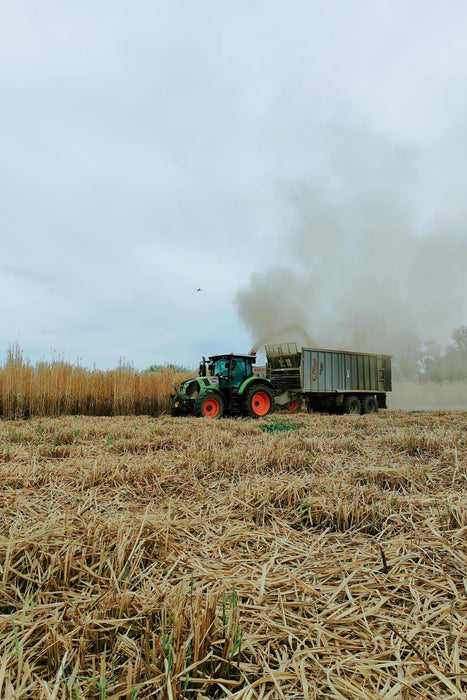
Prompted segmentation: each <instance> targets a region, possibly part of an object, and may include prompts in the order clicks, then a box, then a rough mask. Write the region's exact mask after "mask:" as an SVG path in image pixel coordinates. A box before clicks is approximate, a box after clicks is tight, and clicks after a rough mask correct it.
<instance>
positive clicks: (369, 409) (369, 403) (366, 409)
mask: <svg viewBox="0 0 467 700" xmlns="http://www.w3.org/2000/svg"><path fill="white" fill-rule="evenodd" d="M362 408H363V413H378V402H377V400H376V399H375V397H374V396H365V398H364V399H363V407H362Z"/></svg>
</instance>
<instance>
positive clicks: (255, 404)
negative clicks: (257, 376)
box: [245, 385, 276, 418]
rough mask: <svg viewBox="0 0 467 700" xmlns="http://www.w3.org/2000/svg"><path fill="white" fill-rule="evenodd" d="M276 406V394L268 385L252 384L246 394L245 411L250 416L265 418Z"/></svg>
mask: <svg viewBox="0 0 467 700" xmlns="http://www.w3.org/2000/svg"><path fill="white" fill-rule="evenodd" d="M275 407H276V406H275V401H274V395H273V393H272V391H271V389H270V388H269V387H267V386H261V385H260V386H258V385H257V386H252V387H251V389H249V390H248V391H247V392H246V394H245V413H246V415H247V416H249V417H250V418H263V417H264V416H267V415H268V414H269V413H273V412H274V409H275Z"/></svg>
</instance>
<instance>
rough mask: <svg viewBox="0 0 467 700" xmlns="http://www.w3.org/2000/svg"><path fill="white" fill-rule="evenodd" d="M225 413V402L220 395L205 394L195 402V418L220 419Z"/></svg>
mask: <svg viewBox="0 0 467 700" xmlns="http://www.w3.org/2000/svg"><path fill="white" fill-rule="evenodd" d="M223 413H224V401H223V400H222V398H221V396H219V395H218V394H203V395H202V396H199V397H198V398H197V399H196V400H195V416H201V417H202V418H220V417H221V416H222V415H223Z"/></svg>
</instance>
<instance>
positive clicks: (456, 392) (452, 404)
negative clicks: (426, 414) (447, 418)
mask: <svg viewBox="0 0 467 700" xmlns="http://www.w3.org/2000/svg"><path fill="white" fill-rule="evenodd" d="M388 407H389V408H399V409H402V410H409V409H410V410H418V411H430V410H446V411H454V410H463V411H465V410H467V384H466V383H464V384H463V383H462V382H452V383H446V384H438V383H436V382H426V383H420V382H393V386H392V392H391V393H390V394H388Z"/></svg>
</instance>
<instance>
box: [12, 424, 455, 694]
mask: <svg viewBox="0 0 467 700" xmlns="http://www.w3.org/2000/svg"><path fill="white" fill-rule="evenodd" d="M466 440H467V433H466V414H465V413H462V412H452V413H432V414H428V413H420V414H404V413H398V412H392V411H389V412H384V413H383V412H380V413H379V414H377V415H375V416H366V417H359V416H338V417H336V416H326V415H310V416H308V415H306V414H299V415H294V416H293V417H291V416H290V415H287V414H279V415H277V414H276V415H274V416H272V417H270V418H268V419H266V420H264V421H251V420H247V419H237V420H232V419H226V420H222V421H209V420H206V421H205V420H202V419H195V418H186V419H171V418H168V417H163V418H159V419H151V418H149V417H132V418H118V417H116V418H104V417H97V418H92V417H73V416H70V417H65V418H44V419H33V420H28V421H22V420H19V421H15V422H8V421H3V422H1V423H0V483H1V490H0V697H5V698H35V699H37V700H50V699H51V698H53V699H56V700H58V699H61V700H65V699H68V698H96V699H99V700H102V699H104V698H107V699H111V700H117V698H126V699H127V700H136V698H140V699H141V698H149V697H152V698H163V699H174V700H175V699H181V698H199V699H201V698H236V700H240V699H241V700H260V699H261V700H265V699H266V698H268V699H272V698H287V700H289V699H290V698H297V699H298V698H300V699H301V700H302V699H303V698H316V699H319V700H324V699H326V698H345V699H348V698H358V699H360V698H361V699H362V700H363V699H364V700H370V699H371V700H376V699H379V698H394V699H396V698H397V699H398V700H399V699H400V698H402V699H407V700H408V699H412V698H414V699H415V698H425V699H426V700H439V699H440V698H442V699H445V700H447V699H448V698H449V699H452V698H458V699H462V700H465V698H466V696H467V544H466V542H467V512H466V486H467V449H466Z"/></svg>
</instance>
